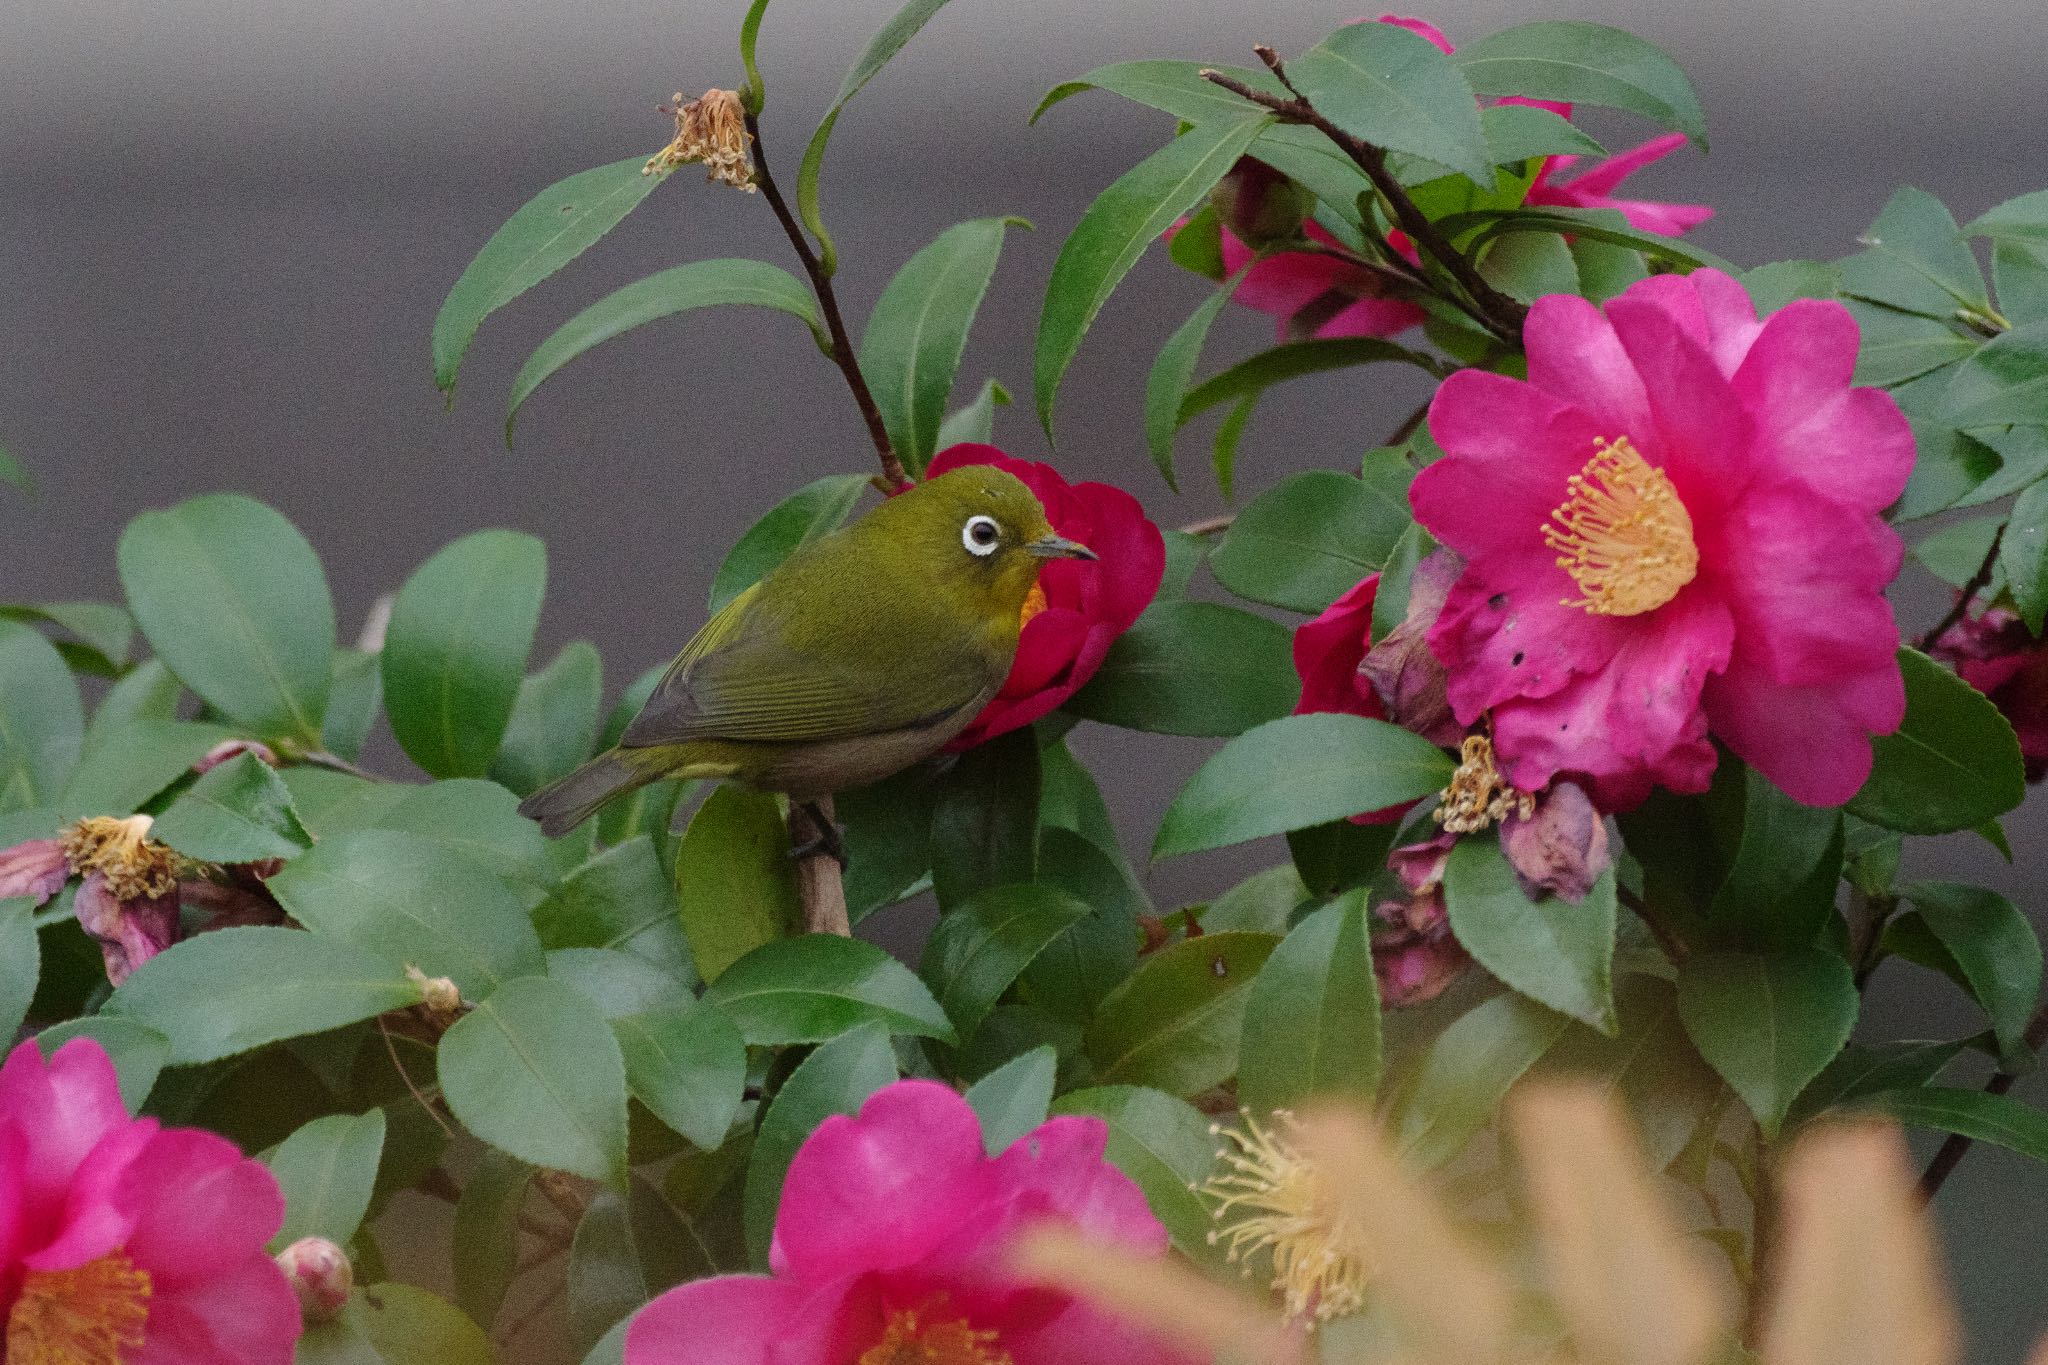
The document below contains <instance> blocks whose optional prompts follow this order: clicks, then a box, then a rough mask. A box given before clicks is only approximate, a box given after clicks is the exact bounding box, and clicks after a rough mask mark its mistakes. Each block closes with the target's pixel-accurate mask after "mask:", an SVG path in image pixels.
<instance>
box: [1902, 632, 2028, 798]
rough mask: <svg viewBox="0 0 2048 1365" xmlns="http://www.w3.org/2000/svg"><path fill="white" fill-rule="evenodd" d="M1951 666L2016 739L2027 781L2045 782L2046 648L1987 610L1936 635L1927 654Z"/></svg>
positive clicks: (2026, 633)
mask: <svg viewBox="0 0 2048 1365" xmlns="http://www.w3.org/2000/svg"><path fill="white" fill-rule="evenodd" d="M1930 652H1931V653H1932V654H1933V655H1934V657H1935V658H1937V659H1945V660H1947V661H1948V662H1950V663H1952V664H1954V665H1955V668H1956V673H1957V674H1958V675H1960V676H1961V678H1962V680H1963V681H1964V682H1966V683H1968V684H1969V685H1970V686H1972V687H1974V688H1976V689H1977V690H1978V691H1979V692H1982V693H1983V694H1984V695H1985V696H1987V697H1989V698H1991V700H1992V702H1993V703H1994V704H1996V705H1997V707H1998V709H1999V710H2000V711H2001V712H2003V713H2004V714H2005V718H2006V719H2007V720H2008V721H2010V722H2012V728H2013V730H2014V731H2015V732H2016V733H2017V734H2018V735H2019V739H2020V757H2021V758H2022V759H2024V760H2025V761H2026V765H2027V781H2029V782H2039V781H2041V780H2042V779H2043V778H2044V777H2048V644H2043V643H2042V642H2041V641H2039V640H2036V639H2035V638H2034V637H2033V635H2032V634H2030V633H2029V632H2028V630H2027V627H2026V623H2025V622H2023V621H2021V620H2020V618H2019V617H2018V616H2017V615H2015V614H2013V613H2012V612H2010V611H2007V610H2006V609H2005V608H2003V607H1990V608H1988V609H1984V610H1980V611H1978V612H1977V614H1976V615H1974V616H1972V615H1965V616H1964V617H1963V619H1962V620H1960V621H1958V622H1956V623H1955V624H1954V625H1953V626H1951V627H1949V628H1948V629H1947V630H1945V631H1943V632H1942V636H1941V638H1940V639H1939V640H1936V641H1935V642H1934V648H1933V650H1932V651H1930Z"/></svg>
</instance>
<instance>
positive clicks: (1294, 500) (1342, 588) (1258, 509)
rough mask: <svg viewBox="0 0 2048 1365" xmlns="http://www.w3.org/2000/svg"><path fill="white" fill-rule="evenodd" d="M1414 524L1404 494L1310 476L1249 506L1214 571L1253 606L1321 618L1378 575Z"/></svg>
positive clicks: (1286, 482) (1331, 473)
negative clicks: (1314, 614) (1364, 581)
mask: <svg viewBox="0 0 2048 1365" xmlns="http://www.w3.org/2000/svg"><path fill="white" fill-rule="evenodd" d="M1411 524H1412V522H1411V519H1410V517H1409V515H1408V504H1407V499H1406V497H1405V493H1404V495H1402V496H1400V497H1398V498H1396V497H1393V496H1389V495H1388V490H1383V489H1380V488H1377V487H1374V486H1372V485H1369V484H1367V483H1365V482H1364V481H1363V480H1360V479H1354V478H1352V477H1351V476H1350V475H1348V474H1340V473H1338V472H1337V471H1335V470H1331V469H1316V470H1310V471H1309V472H1308V473H1305V474H1296V475H1294V476H1293V477H1291V478H1287V479H1283V480H1281V481H1280V482H1279V483H1277V484H1275V485H1274V486H1273V487H1271V488H1269V489H1267V490H1266V491H1265V492H1264V493H1261V494H1260V495H1259V496H1258V497H1256V498H1254V499H1253V500H1252V501H1251V502H1250V503H1248V504H1246V506H1245V508H1244V510H1243V511H1242V512H1240V513H1238V515H1237V519H1236V520H1235V521H1233V522H1232V523H1231V524H1230V529H1229V530H1228V531H1227V532H1225V533H1224V536H1223V543H1222V544H1221V545H1219V546H1218V547H1217V549H1216V552H1215V554H1213V555H1211V556H1210V558H1209V566H1210V568H1211V569H1212V570H1213V571H1214V572H1215V574H1216V581H1217V582H1219V583H1221V584H1222V585H1223V586H1224V587H1226V588H1228V589H1230V591H1232V592H1234V593H1236V594H1237V595H1238V596H1239V597H1242V598H1245V599H1246V600H1248V601H1252V602H1263V603H1265V604H1267V605H1268V606H1275V607H1285V608H1287V609H1288V610H1290V611H1304V612H1319V611H1321V610H1323V608H1325V607H1327V606H1329V605H1330V604H1331V603H1332V602H1334V601H1336V600H1337V599H1338V598H1339V597H1341V596H1343V595H1344V594H1345V593H1347V592H1349V591H1350V590H1351V589H1352V588H1354V587H1356V586H1357V585H1358V583H1359V582H1360V581H1361V580H1362V579H1364V578H1365V577H1366V576H1367V575H1369V574H1372V573H1376V572H1378V570H1379V569H1380V567H1381V566H1382V565H1384V564H1385V563H1386V560H1387V556H1388V554H1389V553H1391V552H1392V550H1393V548H1394V546H1395V544H1396V543H1398V542H1399V540H1400V538H1401V536H1402V534H1403V533H1404V532H1405V531H1406V530H1407V529H1408V527H1409V526H1410V525H1411Z"/></svg>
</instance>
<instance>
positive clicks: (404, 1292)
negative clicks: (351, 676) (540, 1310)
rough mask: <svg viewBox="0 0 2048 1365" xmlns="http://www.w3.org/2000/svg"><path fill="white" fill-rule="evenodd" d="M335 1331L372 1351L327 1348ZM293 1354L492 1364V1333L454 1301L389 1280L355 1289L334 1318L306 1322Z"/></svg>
mask: <svg viewBox="0 0 2048 1365" xmlns="http://www.w3.org/2000/svg"><path fill="white" fill-rule="evenodd" d="M336 1332H339V1333H342V1334H344V1335H346V1336H347V1337H348V1338H349V1339H350V1340H351V1341H352V1342H354V1343H362V1344H364V1345H366V1346H367V1349H369V1350H370V1351H371V1352H373V1354H372V1355H370V1356H368V1357H363V1356H358V1355H341V1356H336V1355H331V1354H327V1352H328V1351H329V1350H330V1349H331V1342H332V1339H333V1338H332V1335H331V1334H333V1333H336ZM348 1349H353V1348H352V1347H351V1348H348ZM298 1358H299V1362H300V1365H373V1362H378V1361H382V1362H384V1365H495V1362H496V1360H497V1356H496V1353H495V1352H493V1351H492V1349H491V1339H490V1338H489V1337H488V1336H486V1335H484V1331H483V1329H482V1328H480V1327H478V1326H477V1325H476V1324H475V1323H473V1322H471V1321H470V1320H469V1318H468V1316H467V1315H466V1314H464V1313H463V1311H462V1310H461V1309H459V1308H457V1307H456V1306H455V1305H454V1304H451V1303H449V1302H447V1301H446V1300H445V1299H441V1298H439V1297H437V1296H435V1295H433V1294H430V1293H428V1292H427V1291H426V1290H424V1289H420V1288H418V1287H417V1286H414V1285H409V1284H388V1283H386V1284H372V1285H368V1286H365V1287H362V1288H360V1289H358V1290H357V1292H356V1293H355V1295H354V1296H353V1297H351V1298H350V1299H349V1301H348V1306H347V1307H345V1308H344V1309H342V1311H341V1316H340V1317H339V1318H337V1319H335V1320H334V1321H333V1322H327V1323H319V1324H315V1325H314V1326H313V1327H311V1328H308V1329H307V1332H306V1334H305V1335H304V1336H303V1337H301V1338H300V1339H299V1346H298Z"/></svg>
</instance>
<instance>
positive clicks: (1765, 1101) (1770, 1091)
mask: <svg viewBox="0 0 2048 1365" xmlns="http://www.w3.org/2000/svg"><path fill="white" fill-rule="evenodd" d="M1861 1003H1862V1002H1861V997H1859V996H1858V994H1857V992H1856V983H1855V980H1854V979H1853V976H1852V974H1851V973H1850V971H1849V964H1848V963H1846V962H1844V961H1842V959H1840V958H1838V957H1836V956H1835V955H1834V954H1833V953H1829V952H1826V951H1823V950H1821V949H1818V948H1800V949H1796V950H1793V951H1790V952H1780V953H1771V954H1768V955H1766V954H1759V953H1702V954H1699V955H1698V956H1695V957H1690V958H1687V959H1686V960H1685V961H1684V962H1682V963H1680V964H1679V968H1678V1013H1679V1017H1680V1018H1681V1019H1683V1020H1684V1021H1685V1031H1686V1033H1687V1034H1688V1035H1689V1036H1690V1037H1691V1038H1692V1041H1693V1046H1694V1047H1697V1048H1698V1049H1699V1050H1700V1055H1701V1056H1702V1057H1704V1058H1706V1059H1707V1062H1708V1064H1709V1065H1711V1066H1712V1067H1713V1068H1714V1070H1716V1071H1718V1072H1720V1073H1721V1076H1722V1078H1723V1079H1724V1080H1726V1081H1727V1082H1728V1084H1729V1085H1731V1086H1733V1087H1734V1088H1735V1093H1736V1094H1738V1095H1740V1096H1742V1101H1743V1103H1744V1104H1747V1105H1748V1106H1749V1111H1750V1113H1752V1114H1754V1115H1755V1116H1756V1120H1757V1122H1758V1123H1759V1124H1760V1125H1762V1127H1763V1130H1764V1135H1765V1136H1766V1137H1776V1136H1777V1134H1778V1127H1779V1125H1780V1124H1781V1123H1782V1122H1783V1121H1784V1118H1785V1113H1786V1111H1787V1110H1788V1109H1790V1108H1791V1106H1792V1101H1793V1100H1795V1099H1797V1098H1798V1097H1799V1092H1800V1091H1801V1090H1803V1089H1805V1088H1806V1083H1807V1082H1808V1081H1811V1080H1812V1079H1813V1078H1814V1077H1815V1076H1817V1075H1819V1074H1820V1071H1821V1069H1822V1068H1823V1067H1825V1066H1826V1065H1827V1064H1828V1063H1829V1062H1830V1061H1832V1060H1833V1059H1834V1056H1835V1054H1836V1053H1838V1052H1840V1051H1841V1050H1842V1045H1843V1044H1844V1043H1846V1042H1848V1041H1849V1031H1850V1030H1851V1029H1853V1028H1854V1027H1855V1026H1856V1014H1857V1009H1858V1007H1859V1005H1860V1004H1861Z"/></svg>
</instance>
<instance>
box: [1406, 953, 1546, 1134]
mask: <svg viewBox="0 0 2048 1365" xmlns="http://www.w3.org/2000/svg"><path fill="white" fill-rule="evenodd" d="M1570 1026H1571V1020H1570V1019H1568V1018H1566V1017H1565V1016H1564V1015H1562V1014H1559V1013H1557V1012H1556V1011H1555V1010H1549V1009H1545V1008H1544V1007H1543V1006H1541V1005H1539V1004H1537V1003H1536V1002H1535V1001H1533V1000H1530V999H1529V998H1527V997H1526V996H1522V995H1517V994H1515V993H1513V992H1511V991H1510V992H1504V993H1502V994H1500V995H1496V996H1494V997H1493V998H1492V999H1490V1000H1487V1001H1484V1002H1482V1003H1480V1004H1478V1005H1475V1006H1473V1007H1472V1008H1471V1009H1469V1010H1467V1011H1465V1013H1463V1014H1461V1015H1459V1016H1458V1018H1457V1019H1455V1020H1453V1021H1452V1022H1451V1023H1450V1024H1449V1025H1448V1026H1447V1027H1446V1028H1445V1029H1444V1030H1443V1031H1442V1032H1441V1033H1439V1034H1438V1035H1437V1036H1436V1037H1435V1038H1434V1039H1433V1040H1432V1041H1431V1042H1430V1043H1429V1045H1428V1046H1427V1047H1426V1048H1425V1049H1424V1050H1423V1052H1422V1055H1421V1056H1420V1057H1419V1058H1418V1059H1417V1061H1416V1063H1415V1064H1414V1065H1413V1067H1412V1068H1410V1069H1409V1070H1408V1071H1407V1072H1406V1073H1405V1074H1404V1076H1403V1077H1402V1083H1401V1086H1400V1089H1399V1092H1398V1094H1397V1096H1396V1098H1395V1101H1394V1105H1393V1111H1392V1118H1391V1127H1392V1131H1393V1133H1394V1136H1395V1140H1396V1141H1397V1142H1398V1143H1399V1144H1400V1146H1401V1149H1402V1151H1403V1152H1404V1153H1406V1154H1407V1155H1408V1156H1409V1158H1410V1159H1411V1160H1413V1161H1415V1162H1416V1163H1418V1164H1420V1165H1423V1166H1440V1165H1442V1164H1443V1163H1444V1162H1446V1161H1448V1160H1450V1159H1451V1158H1452V1157H1454V1156H1456V1155H1457V1154H1458V1153H1459V1152H1460V1151H1462V1150H1463V1149H1464V1146H1465V1144H1466V1143H1467V1142H1468V1141H1470V1140H1471V1137H1472V1135H1473V1134H1474V1133H1477V1132H1478V1131H1479V1130H1480V1129H1481V1128H1484V1127H1485V1126H1486V1125H1487V1124H1489V1123H1491V1122H1493V1119H1494V1116H1495V1115H1496V1114H1497V1113H1498V1111H1499V1109H1500V1103H1501V1100H1502V1099H1503V1098H1504V1097H1505V1096H1506V1095H1507V1093H1508V1091H1509V1089H1511V1088H1512V1087H1513V1086H1514V1084H1515V1082H1516V1081H1518V1080H1520V1079H1521V1078H1522V1076H1523V1075H1524V1073H1526V1072H1527V1071H1528V1070H1529V1068H1530V1067H1532V1066H1534V1065H1536V1063H1537V1062H1539V1061H1541V1060H1542V1059H1543V1056H1544V1054H1545V1053H1547V1052H1549V1051H1550V1049H1551V1047H1552V1046H1554V1045H1555V1044H1556V1042H1557V1040H1558V1039H1559V1038H1561V1037H1563V1036H1564V1033H1565V1030H1566V1029H1567V1028H1569V1027H1570Z"/></svg>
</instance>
